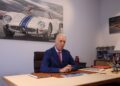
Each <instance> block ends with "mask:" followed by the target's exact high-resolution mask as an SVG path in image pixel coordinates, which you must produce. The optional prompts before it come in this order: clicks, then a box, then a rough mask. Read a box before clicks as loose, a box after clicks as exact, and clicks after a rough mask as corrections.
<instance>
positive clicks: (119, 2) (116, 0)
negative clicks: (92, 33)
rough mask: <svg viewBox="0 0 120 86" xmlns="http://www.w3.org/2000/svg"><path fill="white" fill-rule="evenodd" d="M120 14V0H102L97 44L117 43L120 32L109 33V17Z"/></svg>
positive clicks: (119, 38) (109, 44) (108, 44)
mask: <svg viewBox="0 0 120 86" xmlns="http://www.w3.org/2000/svg"><path fill="white" fill-rule="evenodd" d="M118 15H120V0H100V22H101V24H100V28H99V30H98V32H99V33H98V36H97V44H96V46H111V45H116V43H117V41H118V40H120V33H116V34H109V18H110V17H114V16H118Z"/></svg>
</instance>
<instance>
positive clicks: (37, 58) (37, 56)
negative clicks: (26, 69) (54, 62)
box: [34, 51, 44, 73]
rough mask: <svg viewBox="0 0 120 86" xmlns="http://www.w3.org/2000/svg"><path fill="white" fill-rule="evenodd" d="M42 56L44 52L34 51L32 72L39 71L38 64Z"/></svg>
mask: <svg viewBox="0 0 120 86" xmlns="http://www.w3.org/2000/svg"><path fill="white" fill-rule="evenodd" d="M43 56H44V52H40V51H35V52H34V72H35V73H38V72H40V64H41V61H42V58H43Z"/></svg>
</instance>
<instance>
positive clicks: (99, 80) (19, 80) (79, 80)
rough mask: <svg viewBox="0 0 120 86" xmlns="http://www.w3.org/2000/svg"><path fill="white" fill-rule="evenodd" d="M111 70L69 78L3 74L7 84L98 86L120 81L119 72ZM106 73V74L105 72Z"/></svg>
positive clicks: (20, 85) (24, 85)
mask: <svg viewBox="0 0 120 86" xmlns="http://www.w3.org/2000/svg"><path fill="white" fill-rule="evenodd" d="M110 71H111V70H105V71H100V72H99V73H94V74H87V75H82V76H76V77H69V78H56V77H48V78H38V79H37V78H33V77H31V76H29V75H28V74H24V75H15V76H4V77H3V79H4V80H5V81H6V82H7V83H8V84H9V86H76V85H77V86H78V85H84V86H96V85H97V86H98V84H99V85H101V84H105V83H109V82H111V81H112V82H120V73H118V74H112V73H111V72H110ZM105 73H106V74H105Z"/></svg>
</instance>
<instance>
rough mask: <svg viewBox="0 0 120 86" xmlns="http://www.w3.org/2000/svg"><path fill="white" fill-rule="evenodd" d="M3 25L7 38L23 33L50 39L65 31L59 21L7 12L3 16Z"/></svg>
mask: <svg viewBox="0 0 120 86" xmlns="http://www.w3.org/2000/svg"><path fill="white" fill-rule="evenodd" d="M3 24H4V27H3V29H4V33H5V36H6V37H13V36H14V35H15V33H21V34H25V35H27V34H29V35H32V36H38V37H39V36H42V37H45V38H47V39H49V38H50V37H55V36H56V35H57V34H58V33H59V32H62V30H63V23H62V22H61V21H60V20H58V19H48V18H45V17H34V16H31V15H25V14H23V13H17V12H7V13H6V14H5V15H4V16H3Z"/></svg>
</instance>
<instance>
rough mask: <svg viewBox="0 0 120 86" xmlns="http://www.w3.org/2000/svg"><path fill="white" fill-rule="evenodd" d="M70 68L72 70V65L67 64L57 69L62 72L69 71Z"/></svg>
mask: <svg viewBox="0 0 120 86" xmlns="http://www.w3.org/2000/svg"><path fill="white" fill-rule="evenodd" d="M71 70H72V66H71V65H67V66H65V67H64V68H61V69H60V70H59V72H61V73H64V72H70V71H71Z"/></svg>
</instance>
